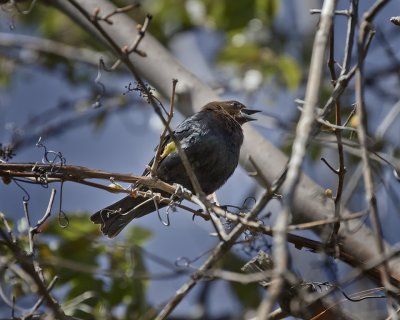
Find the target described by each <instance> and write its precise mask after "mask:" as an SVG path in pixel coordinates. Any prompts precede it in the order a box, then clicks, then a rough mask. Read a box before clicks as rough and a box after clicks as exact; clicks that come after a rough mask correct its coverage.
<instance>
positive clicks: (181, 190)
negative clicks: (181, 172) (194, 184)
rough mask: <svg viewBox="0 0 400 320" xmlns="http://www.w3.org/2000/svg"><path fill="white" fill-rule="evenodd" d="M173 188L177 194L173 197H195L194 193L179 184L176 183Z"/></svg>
mask: <svg viewBox="0 0 400 320" xmlns="http://www.w3.org/2000/svg"><path fill="white" fill-rule="evenodd" d="M173 186H174V187H175V192H174V194H173V195H172V196H176V197H178V198H183V197H191V196H192V195H193V193H192V191H190V190H189V189H186V188H185V187H184V186H182V185H180V184H178V183H174V184H173Z"/></svg>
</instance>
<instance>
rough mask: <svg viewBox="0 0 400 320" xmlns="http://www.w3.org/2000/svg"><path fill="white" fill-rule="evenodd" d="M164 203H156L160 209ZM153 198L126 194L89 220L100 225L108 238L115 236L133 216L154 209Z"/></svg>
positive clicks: (139, 215) (135, 216)
mask: <svg viewBox="0 0 400 320" xmlns="http://www.w3.org/2000/svg"><path fill="white" fill-rule="evenodd" d="M165 206H166V204H163V203H160V204H157V207H158V208H159V209H160V208H162V207H165ZM156 209H157V208H156V205H155V203H154V200H153V199H151V198H149V199H146V198H143V197H140V196H138V197H135V198H133V197H132V196H127V197H125V198H123V199H121V200H119V201H117V202H115V203H114V204H112V205H110V206H108V207H106V208H104V209H101V210H99V211H97V212H96V213H94V214H93V215H92V216H91V217H90V220H92V222H93V223H95V224H100V225H101V231H102V232H103V234H104V235H106V236H107V237H109V238H114V237H115V236H117V235H118V234H119V233H120V232H121V231H122V229H123V228H125V226H126V225H127V224H128V223H129V222H131V221H132V220H133V219H135V218H140V217H143V216H144V215H146V214H149V213H151V212H153V211H156Z"/></svg>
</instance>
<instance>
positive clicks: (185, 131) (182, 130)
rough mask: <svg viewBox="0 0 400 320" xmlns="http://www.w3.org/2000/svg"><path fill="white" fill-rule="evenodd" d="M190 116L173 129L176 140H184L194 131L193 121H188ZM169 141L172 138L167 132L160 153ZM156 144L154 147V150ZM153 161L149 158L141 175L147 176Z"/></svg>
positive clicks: (171, 140)
mask: <svg viewBox="0 0 400 320" xmlns="http://www.w3.org/2000/svg"><path fill="white" fill-rule="evenodd" d="M189 119H191V118H188V119H186V120H185V121H183V122H182V123H181V124H180V125H179V126H178V127H177V128H176V130H175V131H173V135H174V137H175V138H176V139H177V140H178V141H182V140H184V139H185V138H186V137H188V136H190V135H191V133H192V132H193V131H194V127H193V123H192V122H191V121H188V120H189ZM171 142H173V139H172V138H171V135H169V134H167V135H166V136H165V138H164V141H162V147H161V154H162V153H163V152H164V149H165V147H166V146H168V145H169V144H170V143H171ZM157 148H158V146H157V147H156V148H155V149H154V151H156V150H157ZM162 161H163V159H160V163H161V162H162ZM153 162H154V157H153V158H152V159H151V160H150V162H149V163H148V165H147V166H146V168H145V169H144V171H143V173H142V176H147V175H149V173H150V168H151V167H152V165H153Z"/></svg>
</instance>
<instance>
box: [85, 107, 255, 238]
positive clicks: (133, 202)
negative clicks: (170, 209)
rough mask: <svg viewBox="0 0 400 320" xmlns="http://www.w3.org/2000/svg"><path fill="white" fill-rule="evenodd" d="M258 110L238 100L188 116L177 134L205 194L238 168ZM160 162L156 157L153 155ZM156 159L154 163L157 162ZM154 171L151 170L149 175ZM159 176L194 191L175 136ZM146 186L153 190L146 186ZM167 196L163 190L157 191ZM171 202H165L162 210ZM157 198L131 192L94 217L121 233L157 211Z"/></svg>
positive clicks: (105, 227)
mask: <svg viewBox="0 0 400 320" xmlns="http://www.w3.org/2000/svg"><path fill="white" fill-rule="evenodd" d="M256 112H259V111H258V110H250V109H247V108H246V106H244V105H243V104H241V103H240V102H237V101H214V102H210V103H208V104H206V105H205V106H204V107H203V108H202V110H201V111H200V112H198V113H196V114H194V115H193V116H191V117H189V118H187V119H186V120H184V121H183V122H182V123H181V124H180V125H179V126H178V127H177V128H176V130H175V131H174V132H173V134H174V137H175V139H176V140H177V141H179V143H180V145H181V147H182V149H183V150H184V151H185V153H186V156H187V158H188V160H189V162H190V165H191V168H192V170H193V172H194V174H195V175H196V178H197V180H198V182H199V184H200V186H201V189H202V191H203V192H204V193H205V194H211V193H213V192H214V191H216V190H217V189H219V188H220V187H221V186H222V185H223V184H224V183H225V182H226V180H227V179H228V178H229V177H230V176H231V175H232V173H233V172H234V171H235V169H236V167H237V165H238V162H239V153H240V147H241V145H242V143H243V131H242V127H241V125H242V124H244V123H246V122H248V121H252V120H255V119H254V118H252V117H251V116H250V115H252V114H254V113H256ZM153 160H154V159H153ZM153 160H152V161H151V162H150V164H149V166H151V164H152V162H153ZM147 174H149V170H146V171H145V172H144V175H147ZM156 174H157V177H158V178H159V179H161V180H162V181H164V182H167V183H171V184H173V183H176V184H179V185H181V186H183V187H184V188H186V189H189V190H190V191H192V192H193V186H192V184H191V182H190V178H189V176H188V175H187V174H186V170H185V168H184V165H183V163H182V161H181V158H180V156H179V154H178V152H177V150H176V147H175V145H174V142H173V140H172V139H171V137H167V139H165V141H164V146H163V152H162V154H161V161H160V162H159V165H158V168H157V171H156ZM135 187H139V188H140V189H141V190H147V189H146V188H145V187H144V186H141V187H140V186H135ZM153 191H154V192H159V193H161V194H163V195H166V194H165V192H162V191H160V190H157V189H156V190H153ZM164 206H166V204H164V203H160V204H158V205H157V207H158V208H162V207H164ZM156 209H157V208H156V205H155V203H154V200H153V199H146V198H143V197H140V196H137V197H132V196H127V197H125V198H123V199H122V200H120V201H118V202H116V203H114V204H112V205H110V206H108V207H106V208H104V209H102V210H99V211H97V212H96V213H94V214H93V215H92V216H91V218H90V219H91V220H92V221H93V222H94V223H96V224H101V231H102V232H103V233H104V234H105V235H107V236H108V237H109V238H113V237H115V236H116V235H118V234H119V233H120V232H121V230H122V229H123V228H124V227H125V226H126V225H127V224H128V223H129V222H130V221H131V220H132V219H135V218H139V217H142V216H144V215H146V214H148V213H150V212H153V211H155V210H156Z"/></svg>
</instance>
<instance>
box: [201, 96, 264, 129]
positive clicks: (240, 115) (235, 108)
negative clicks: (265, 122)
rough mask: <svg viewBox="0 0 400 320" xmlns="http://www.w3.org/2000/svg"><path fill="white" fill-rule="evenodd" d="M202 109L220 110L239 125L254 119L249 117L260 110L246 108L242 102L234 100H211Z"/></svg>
mask: <svg viewBox="0 0 400 320" xmlns="http://www.w3.org/2000/svg"><path fill="white" fill-rule="evenodd" d="M203 110H210V111H216V112H220V113H222V114H225V115H227V116H230V117H232V118H233V119H235V120H236V121H237V122H238V123H239V124H240V125H242V124H244V123H246V122H249V121H253V120H256V119H254V118H252V117H251V115H252V114H254V113H257V112H260V110H252V109H248V108H247V107H246V106H245V105H244V104H242V103H240V102H238V101H235V100H228V101H213V102H210V103H207V104H206V105H205V106H204V108H203Z"/></svg>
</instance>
